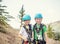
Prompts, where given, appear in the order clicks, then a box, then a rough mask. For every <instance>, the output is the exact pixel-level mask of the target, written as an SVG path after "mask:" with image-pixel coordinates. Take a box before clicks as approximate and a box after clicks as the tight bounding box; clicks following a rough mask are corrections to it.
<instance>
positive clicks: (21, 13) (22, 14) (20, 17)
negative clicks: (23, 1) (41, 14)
mask: <svg viewBox="0 0 60 44" xmlns="http://www.w3.org/2000/svg"><path fill="white" fill-rule="evenodd" d="M24 12H25V10H24V6H23V5H22V8H21V10H20V11H19V13H20V15H19V19H20V20H21V22H20V23H21V26H22V25H23V23H22V22H23V21H22V17H23V16H24V15H25V13H24Z"/></svg>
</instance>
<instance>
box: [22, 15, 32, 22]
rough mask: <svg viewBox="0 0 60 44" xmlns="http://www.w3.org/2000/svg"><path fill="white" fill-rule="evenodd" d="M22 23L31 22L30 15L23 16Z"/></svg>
mask: <svg viewBox="0 0 60 44" xmlns="http://www.w3.org/2000/svg"><path fill="white" fill-rule="evenodd" d="M22 20H23V21H26V20H31V17H30V15H24V16H23V18H22Z"/></svg>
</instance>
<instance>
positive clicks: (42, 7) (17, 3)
mask: <svg viewBox="0 0 60 44" xmlns="http://www.w3.org/2000/svg"><path fill="white" fill-rule="evenodd" d="M2 4H3V5H6V6H7V11H8V12H9V15H11V16H14V17H15V19H11V21H10V22H8V23H9V24H10V25H11V26H12V27H13V28H16V29H19V28H20V21H19V18H18V15H19V11H20V9H21V7H22V5H24V9H25V14H29V15H30V16H31V23H32V24H34V23H35V20H34V16H35V14H36V13H41V14H42V15H43V21H42V23H44V24H49V23H52V22H55V21H60V0H3V2H2ZM33 22H34V23H33Z"/></svg>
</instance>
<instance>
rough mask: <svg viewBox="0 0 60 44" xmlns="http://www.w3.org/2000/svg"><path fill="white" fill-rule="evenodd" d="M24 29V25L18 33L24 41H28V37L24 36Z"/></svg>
mask: <svg viewBox="0 0 60 44" xmlns="http://www.w3.org/2000/svg"><path fill="white" fill-rule="evenodd" d="M24 31H25V30H24V28H23V27H22V28H21V29H20V32H19V34H18V37H19V38H21V39H23V40H24V41H27V38H26V37H24V36H23V34H24Z"/></svg>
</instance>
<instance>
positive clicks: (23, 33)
mask: <svg viewBox="0 0 60 44" xmlns="http://www.w3.org/2000/svg"><path fill="white" fill-rule="evenodd" d="M22 20H23V21H24V25H23V27H22V28H21V30H20V33H19V37H20V38H22V40H23V42H22V44H28V43H29V44H31V38H32V28H31V24H30V20H31V17H30V16H29V15H24V16H23V18H22Z"/></svg>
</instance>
